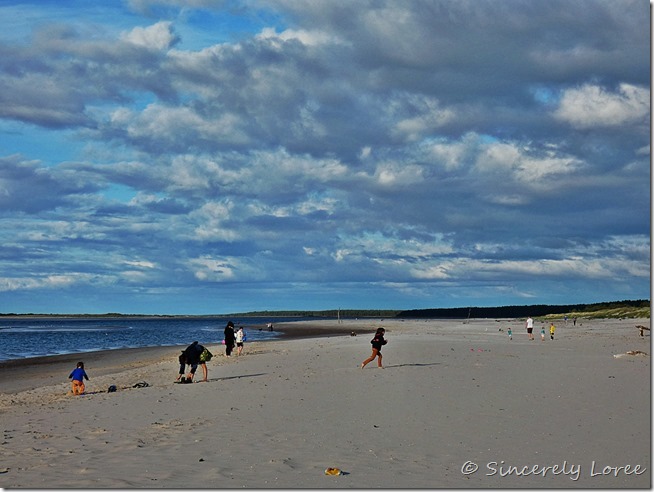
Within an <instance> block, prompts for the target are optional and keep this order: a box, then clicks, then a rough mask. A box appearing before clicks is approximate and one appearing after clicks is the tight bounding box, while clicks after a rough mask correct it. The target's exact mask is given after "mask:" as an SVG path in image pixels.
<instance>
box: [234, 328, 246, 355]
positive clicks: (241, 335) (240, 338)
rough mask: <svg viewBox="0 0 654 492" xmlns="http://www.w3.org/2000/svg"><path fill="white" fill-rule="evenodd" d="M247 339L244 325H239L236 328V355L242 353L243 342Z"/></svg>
mask: <svg viewBox="0 0 654 492" xmlns="http://www.w3.org/2000/svg"><path fill="white" fill-rule="evenodd" d="M244 341H245V332H244V331H243V327H242V326H239V327H238V330H236V355H241V353H242V352H243V342H244Z"/></svg>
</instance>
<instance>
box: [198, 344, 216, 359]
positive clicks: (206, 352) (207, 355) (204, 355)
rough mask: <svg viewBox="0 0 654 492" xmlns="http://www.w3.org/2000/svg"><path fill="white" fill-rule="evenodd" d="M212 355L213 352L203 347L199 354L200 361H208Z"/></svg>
mask: <svg viewBox="0 0 654 492" xmlns="http://www.w3.org/2000/svg"><path fill="white" fill-rule="evenodd" d="M212 357H213V354H212V353H211V352H209V349H208V348H206V347H205V349H204V350H203V351H202V353H201V354H200V362H209V361H210V360H211V358H212Z"/></svg>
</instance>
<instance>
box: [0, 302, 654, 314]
mask: <svg viewBox="0 0 654 492" xmlns="http://www.w3.org/2000/svg"><path fill="white" fill-rule="evenodd" d="M591 313H595V314H596V315H597V316H600V317H601V316H604V317H622V316H624V317H634V316H631V314H635V315H636V317H644V318H649V316H650V301H648V300H644V299H641V300H637V301H614V302H601V303H595V304H569V305H564V306H553V305H548V304H535V305H531V306H501V307H459V308H433V309H411V310H408V311H400V310H392V309H330V310H325V311H301V310H288V311H250V312H246V313H230V314H211V315H143V314H120V313H106V314H33V313H30V314H15V313H4V314H3V313H0V317H1V316H40V317H85V318H86V317H90V318H98V317H111V318H114V317H135V318H136V317H139V318H140V317H151V318H158V317H161V318H195V317H200V318H210V317H217V318H228V317H252V318H255V317H260V318H264V319H268V318H270V319H272V318H275V317H284V318H333V319H336V318H338V317H340V318H349V319H352V318H456V319H465V318H526V317H527V316H533V317H542V316H547V315H559V314H560V315H564V314H568V315H572V316H584V315H585V314H589V315H590V314H591Z"/></svg>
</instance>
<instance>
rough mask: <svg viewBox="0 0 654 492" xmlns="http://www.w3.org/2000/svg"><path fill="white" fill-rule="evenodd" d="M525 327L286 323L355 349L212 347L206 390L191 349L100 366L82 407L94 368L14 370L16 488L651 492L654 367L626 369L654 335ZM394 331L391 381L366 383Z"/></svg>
mask: <svg viewBox="0 0 654 492" xmlns="http://www.w3.org/2000/svg"><path fill="white" fill-rule="evenodd" d="M523 323H524V322H523V321H521V320H511V321H507V320H502V321H496V320H471V321H470V322H469V323H464V322H462V321H461V320H452V321H441V320H411V321H409V320H406V321H401V320H383V321H380V320H360V321H349V320H348V321H345V322H344V323H342V324H339V325H336V324H335V322H331V323H327V322H310V323H293V324H286V325H279V326H278V327H277V328H278V329H282V330H286V332H287V334H289V335H298V334H301V333H303V330H304V329H305V328H307V327H308V326H309V327H312V328H317V329H321V330H326V331H325V332H324V333H332V332H333V331H332V330H333V328H338V329H339V330H341V331H342V332H343V333H341V334H336V335H332V336H323V337H319V338H299V339H284V340H281V341H275V342H259V343H246V348H245V355H244V356H242V357H231V358H226V357H224V355H222V354H224V350H223V348H222V347H220V346H213V345H210V346H209V348H210V349H211V350H212V351H213V353H214V354H215V357H214V359H213V360H212V361H211V362H210V363H209V379H210V381H209V382H207V383H196V384H192V385H181V384H174V383H173V380H174V379H175V377H176V374H177V367H178V366H177V355H178V353H179V352H178V350H177V349H176V348H166V349H148V350H126V351H112V352H102V353H96V354H89V353H87V354H84V355H82V356H81V357H82V360H84V362H85V364H86V369H87V372H88V374H89V377H90V378H91V380H90V381H89V382H88V384H87V391H88V392H89V394H87V395H84V396H80V397H73V396H71V395H69V394H67V393H68V390H69V383H68V379H67V376H68V374H69V372H70V371H71V370H72V369H73V368H74V365H75V362H76V361H77V359H78V358H79V357H80V356H62V357H52V358H45V359H39V360H38V361H33V363H30V364H29V365H25V364H24V363H23V364H13V365H12V364H4V365H3V366H2V371H0V381H1V383H0V391H1V393H0V418H1V422H2V432H3V436H2V447H1V448H0V449H1V451H2V452H1V456H2V458H1V459H2V462H1V463H0V487H2V488H85V489H87V488H136V487H138V488H141V487H145V488H159V489H162V488H176V489H183V488H193V489H200V488H227V489H239V488H244V487H246V488H259V489H262V488H303V489H307V488H357V489H365V488H402V489H406V488H429V489H436V488H631V489H633V488H650V487H651V466H652V463H651V399H650V397H651V371H650V357H649V355H643V354H638V355H625V356H622V357H615V356H616V355H620V354H626V353H627V352H628V351H636V350H637V351H642V352H646V353H647V354H649V353H650V337H649V332H646V336H645V337H644V338H641V337H640V336H639V335H638V330H637V329H636V328H635V326H636V325H637V324H644V325H646V326H649V320H602V321H588V320H579V322H578V323H577V326H576V327H573V326H572V322H571V321H569V322H568V324H567V326H566V325H564V323H563V322H562V321H559V322H557V323H556V325H557V331H556V339H555V340H554V341H551V340H549V336H548V337H547V339H546V341H545V342H541V341H540V336H539V332H540V327H541V322H540V321H538V320H537V322H536V324H535V326H536V329H535V332H536V338H537V340H535V341H529V340H527V336H526V334H525V330H524V327H523V326H524V325H523ZM379 325H381V326H384V327H385V328H386V338H387V339H388V341H389V343H388V345H386V346H385V347H384V349H383V351H382V352H383V354H384V365H385V366H386V368H385V369H378V368H377V367H376V362H373V363H371V364H369V365H368V366H367V367H366V368H365V369H364V370H361V369H359V365H360V363H361V361H362V360H363V359H365V358H366V357H367V356H368V355H369V354H370V338H371V336H370V332H371V331H374V328H375V327H376V326H379ZM508 327H512V328H513V340H511V341H510V340H509V339H508V336H507V331H506V330H507V328H508ZM500 329H501V330H502V331H500ZM351 331H355V332H357V333H358V336H356V337H352V336H349V333H350V332H351ZM318 333H320V332H318ZM312 334H313V335H316V332H312ZM37 362H39V363H37ZM198 371H199V373H201V371H200V370H199V369H198ZM139 381H147V382H148V383H149V384H150V386H149V387H146V388H132V385H134V384H135V383H137V382H139ZM111 384H115V385H116V386H118V388H119V390H118V391H117V392H115V393H106V389H107V387H108V386H109V385H111ZM328 467H337V468H340V469H341V470H342V471H343V472H344V474H343V475H340V476H326V475H325V469H326V468H328ZM475 467H477V468H476V472H472V470H474V469H475ZM618 467H623V468H618ZM624 467H629V468H627V469H625V468H624ZM616 475H617V476H616Z"/></svg>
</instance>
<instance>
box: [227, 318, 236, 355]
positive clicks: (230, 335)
mask: <svg viewBox="0 0 654 492" xmlns="http://www.w3.org/2000/svg"><path fill="white" fill-rule="evenodd" d="M235 343H236V337H235V335H234V323H232V322H231V321H228V322H227V326H225V355H226V356H227V357H230V356H231V355H232V350H234V344H235Z"/></svg>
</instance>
